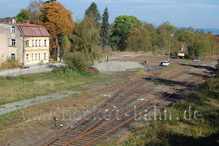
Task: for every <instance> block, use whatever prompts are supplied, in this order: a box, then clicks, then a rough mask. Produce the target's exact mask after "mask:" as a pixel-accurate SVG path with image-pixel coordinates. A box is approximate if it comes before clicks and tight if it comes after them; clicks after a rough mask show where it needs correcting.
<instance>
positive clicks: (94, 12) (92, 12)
mask: <svg viewBox="0 0 219 146" xmlns="http://www.w3.org/2000/svg"><path fill="white" fill-rule="evenodd" d="M85 15H87V16H89V17H92V18H94V20H95V22H96V25H97V26H99V22H100V20H101V16H100V12H99V10H98V9H97V4H96V3H94V2H92V3H91V5H90V6H89V8H88V9H87V10H86V11H85Z"/></svg>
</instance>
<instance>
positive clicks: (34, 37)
mask: <svg viewBox="0 0 219 146" xmlns="http://www.w3.org/2000/svg"><path fill="white" fill-rule="evenodd" d="M49 38H50V34H49V33H48V31H47V30H46V28H45V27H44V26H40V25H34V24H30V21H29V20H27V21H26V23H24V24H18V23H16V19H13V20H12V23H10V20H9V19H7V20H6V23H0V63H2V62H4V61H5V60H7V59H8V58H10V59H16V60H19V62H21V63H22V64H23V65H24V66H32V65H37V64H39V63H48V62H49Z"/></svg>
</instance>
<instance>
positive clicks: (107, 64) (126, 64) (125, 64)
mask: <svg viewBox="0 0 219 146" xmlns="http://www.w3.org/2000/svg"><path fill="white" fill-rule="evenodd" d="M94 67H96V68H97V69H98V70H99V71H100V72H107V71H126V70H129V69H140V68H142V69H143V68H144V66H142V65H141V64H139V63H138V62H132V61H103V62H98V61H96V62H95V63H94Z"/></svg>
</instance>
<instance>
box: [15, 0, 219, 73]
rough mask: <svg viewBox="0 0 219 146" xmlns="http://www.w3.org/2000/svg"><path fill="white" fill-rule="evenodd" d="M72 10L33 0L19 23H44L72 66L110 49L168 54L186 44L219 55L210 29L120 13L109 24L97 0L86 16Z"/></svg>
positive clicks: (198, 52) (194, 52) (54, 49)
mask: <svg viewBox="0 0 219 146" xmlns="http://www.w3.org/2000/svg"><path fill="white" fill-rule="evenodd" d="M72 14H73V13H72V12H71V11H70V10H67V9H66V8H65V7H64V6H63V5H62V4H61V3H59V2H56V0H50V1H46V2H43V1H42V0H30V2H29V6H28V7H27V8H26V9H21V10H20V12H19V13H18V14H17V16H16V17H15V18H16V19H17V23H24V22H25V21H26V20H31V22H32V23H35V24H39V25H44V26H45V27H46V28H47V30H48V31H49V33H50V35H51V39H50V55H51V57H52V58H54V59H55V60H56V59H57V60H60V59H64V60H65V61H67V62H68V65H69V67H70V68H74V69H79V70H81V69H82V70H83V69H85V68H86V67H87V66H89V65H91V64H92V62H93V60H94V59H98V58H99V57H100V56H101V55H103V54H106V53H108V52H109V51H136V52H137V51H145V52H152V53H153V54H155V55H156V54H160V55H165V54H167V53H168V50H169V48H170V53H171V55H176V54H177V52H178V51H180V50H181V49H182V48H183V51H184V52H185V54H186V56H187V57H188V58H191V59H195V58H199V59H205V58H206V57H211V56H216V55H219V41H217V39H215V38H213V37H214V36H213V35H212V32H210V31H209V32H208V33H205V32H204V31H203V30H196V31H194V29H193V28H192V27H189V28H180V29H178V28H176V27H175V26H174V25H171V24H170V23H169V22H164V23H163V24H161V25H160V26H158V27H155V26H154V25H153V24H151V23H148V22H146V21H140V20H139V19H138V18H137V17H135V16H127V15H121V16H118V17H116V18H115V20H114V22H113V23H112V24H109V22H108V18H109V13H108V9H107V8H106V9H105V10H104V12H103V14H102V16H101V14H100V12H99V10H98V8H97V5H96V4H95V3H94V2H93V3H92V4H91V5H90V7H89V8H88V9H87V10H85V15H84V18H83V19H82V20H77V21H75V20H74V19H73V16H72ZM76 64H77V65H76Z"/></svg>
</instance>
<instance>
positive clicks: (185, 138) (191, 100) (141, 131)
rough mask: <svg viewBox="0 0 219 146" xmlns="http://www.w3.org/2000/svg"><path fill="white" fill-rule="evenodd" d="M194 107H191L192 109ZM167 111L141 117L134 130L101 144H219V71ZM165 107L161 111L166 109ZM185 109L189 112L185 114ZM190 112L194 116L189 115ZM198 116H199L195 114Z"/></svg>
mask: <svg viewBox="0 0 219 146" xmlns="http://www.w3.org/2000/svg"><path fill="white" fill-rule="evenodd" d="M190 107H191V108H190ZM189 108H190V110H189ZM164 110H166V111H167V113H169V112H171V119H170V117H169V115H168V114H167V119H166V120H165V119H164V112H163V114H162V112H161V114H162V116H161V120H159V119H157V120H154V117H152V121H145V120H142V121H141V122H138V123H135V130H134V131H133V132H130V133H128V134H127V135H125V136H122V137H120V138H119V139H114V140H113V141H111V142H107V141H106V142H103V143H102V144H100V145H212V146H213V145H215V146H216V145H217V144H218V135H219V124H218V121H219V116H218V110H219V74H218V72H217V75H216V76H215V77H213V78H210V79H208V80H207V81H206V82H205V83H203V84H202V85H201V87H200V88H198V90H196V91H190V92H189V93H188V94H186V96H185V98H184V100H182V101H180V102H179V103H176V104H175V105H173V106H169V107H167V108H165V109H164ZM164 110H162V111H164ZM185 111H187V113H186V114H185ZM195 112H196V114H195ZM190 114H191V118H190V117H189V116H190ZM194 115H196V116H194Z"/></svg>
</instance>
